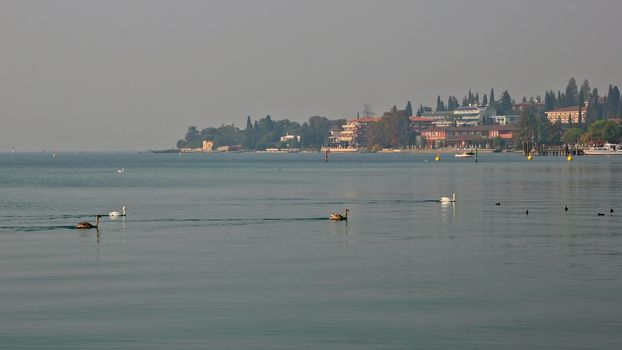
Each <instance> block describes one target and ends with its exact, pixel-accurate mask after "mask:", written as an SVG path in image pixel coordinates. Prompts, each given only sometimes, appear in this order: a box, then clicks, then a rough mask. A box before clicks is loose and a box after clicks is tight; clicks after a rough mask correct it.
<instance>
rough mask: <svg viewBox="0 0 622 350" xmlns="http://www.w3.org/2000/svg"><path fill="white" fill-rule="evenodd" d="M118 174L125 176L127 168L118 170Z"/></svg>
mask: <svg viewBox="0 0 622 350" xmlns="http://www.w3.org/2000/svg"><path fill="white" fill-rule="evenodd" d="M117 173H119V174H123V173H125V168H121V169H118V170H117Z"/></svg>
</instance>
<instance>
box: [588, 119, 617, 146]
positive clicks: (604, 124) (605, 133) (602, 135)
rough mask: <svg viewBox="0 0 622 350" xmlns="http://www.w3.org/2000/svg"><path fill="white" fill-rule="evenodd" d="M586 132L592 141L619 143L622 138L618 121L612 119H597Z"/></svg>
mask: <svg viewBox="0 0 622 350" xmlns="http://www.w3.org/2000/svg"><path fill="white" fill-rule="evenodd" d="M588 133H589V135H590V136H591V140H593V141H606V142H610V143H619V142H620V140H621V139H622V127H621V126H620V123H618V122H616V121H613V120H599V121H597V122H594V123H592V125H590V127H589V128H588Z"/></svg>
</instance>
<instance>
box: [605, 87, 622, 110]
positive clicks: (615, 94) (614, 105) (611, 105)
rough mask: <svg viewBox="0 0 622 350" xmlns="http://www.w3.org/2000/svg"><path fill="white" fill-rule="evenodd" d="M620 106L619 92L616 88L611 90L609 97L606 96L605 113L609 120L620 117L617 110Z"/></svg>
mask: <svg viewBox="0 0 622 350" xmlns="http://www.w3.org/2000/svg"><path fill="white" fill-rule="evenodd" d="M619 105H620V90H619V89H618V87H617V86H614V87H613V88H611V90H610V92H609V95H607V111H608V115H607V116H608V117H609V118H615V117H619V116H620V111H619V109H618V107H619Z"/></svg>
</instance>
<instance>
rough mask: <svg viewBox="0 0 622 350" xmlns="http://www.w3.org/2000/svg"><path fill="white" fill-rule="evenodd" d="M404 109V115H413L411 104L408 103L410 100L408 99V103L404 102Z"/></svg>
mask: <svg viewBox="0 0 622 350" xmlns="http://www.w3.org/2000/svg"><path fill="white" fill-rule="evenodd" d="M404 111H405V112H406V115H407V116H409V117H412V116H413V106H412V104H411V103H410V101H408V103H407V104H406V108H405V109H404Z"/></svg>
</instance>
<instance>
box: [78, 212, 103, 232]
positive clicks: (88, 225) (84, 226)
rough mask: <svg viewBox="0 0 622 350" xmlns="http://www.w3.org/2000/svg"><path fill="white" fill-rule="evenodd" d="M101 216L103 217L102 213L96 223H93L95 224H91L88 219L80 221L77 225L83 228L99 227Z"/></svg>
mask: <svg viewBox="0 0 622 350" xmlns="http://www.w3.org/2000/svg"><path fill="white" fill-rule="evenodd" d="M100 217H101V215H97V217H96V223H95V225H93V224H91V223H90V222H87V221H82V222H80V223H78V224H77V225H76V228H83V229H88V228H98V227H99V218H100Z"/></svg>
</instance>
